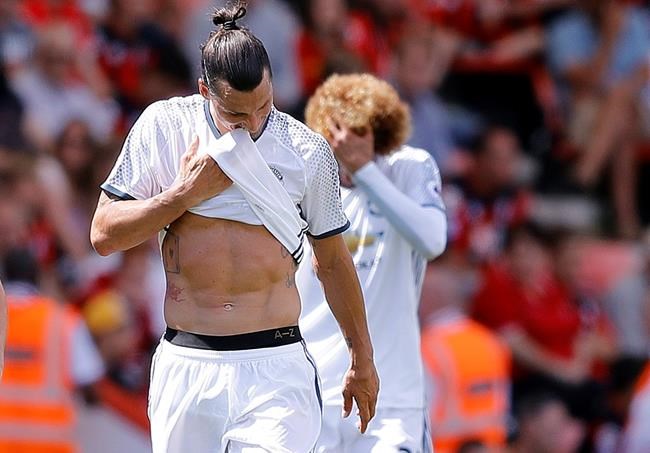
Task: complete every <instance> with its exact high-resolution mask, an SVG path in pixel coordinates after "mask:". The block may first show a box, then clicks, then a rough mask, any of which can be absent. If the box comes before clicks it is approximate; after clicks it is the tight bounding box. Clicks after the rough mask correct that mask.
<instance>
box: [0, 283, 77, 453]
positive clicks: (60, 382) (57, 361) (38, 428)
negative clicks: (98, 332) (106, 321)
mask: <svg viewBox="0 0 650 453" xmlns="http://www.w3.org/2000/svg"><path fill="white" fill-rule="evenodd" d="M7 301H8V315H9V317H8V329H7V344H6V349H5V368H4V375H3V377H2V381H0V453H71V452H75V451H76V447H75V444H74V441H73V429H74V422H75V417H74V408H73V402H72V395H71V388H70V385H69V379H68V378H67V369H68V366H67V365H68V363H69V362H68V353H69V351H67V348H68V345H69V341H68V340H69V337H68V335H70V332H71V328H72V324H73V322H74V320H73V318H72V317H71V316H70V314H69V313H67V312H66V310H65V308H63V307H61V306H59V305H58V304H57V303H56V302H54V301H52V300H50V299H47V298H43V297H38V296H29V297H26V298H22V297H21V298H20V299H18V298H13V299H12V297H11V295H8V296H7Z"/></svg>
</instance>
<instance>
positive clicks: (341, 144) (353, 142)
mask: <svg viewBox="0 0 650 453" xmlns="http://www.w3.org/2000/svg"><path fill="white" fill-rule="evenodd" d="M328 128H329V137H330V145H331V146H332V151H334V156H335V157H336V159H337V160H338V161H339V162H340V163H341V165H343V166H344V167H345V168H346V170H348V171H349V172H350V173H352V174H354V173H355V172H356V171H357V170H359V169H360V168H361V167H363V166H364V165H366V164H367V163H368V162H370V161H372V159H373V158H374V157H375V149H374V147H375V139H374V136H373V134H372V131H371V130H370V129H367V130H366V131H365V132H364V133H363V135H361V134H358V133H356V132H354V131H353V130H351V129H350V128H348V127H347V126H345V125H343V124H341V123H339V122H334V121H330V122H329V124H328Z"/></svg>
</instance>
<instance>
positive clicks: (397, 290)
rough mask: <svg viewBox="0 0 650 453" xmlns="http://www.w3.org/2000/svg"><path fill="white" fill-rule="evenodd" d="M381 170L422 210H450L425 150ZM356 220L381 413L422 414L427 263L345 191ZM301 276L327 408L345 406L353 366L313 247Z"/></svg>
mask: <svg viewBox="0 0 650 453" xmlns="http://www.w3.org/2000/svg"><path fill="white" fill-rule="evenodd" d="M375 162H376V164H377V166H378V167H379V169H380V170H381V171H382V172H383V173H384V174H385V175H386V176H387V177H388V179H390V181H391V182H392V183H393V184H394V185H395V187H396V188H397V189H399V190H400V191H401V192H402V193H404V194H406V195H407V196H409V197H410V198H411V199H413V200H414V201H416V202H417V203H418V204H420V205H422V206H430V207H432V208H433V209H441V210H444V204H443V202H442V199H441V197H440V189H441V181H440V173H439V171H438V167H437V166H436V163H435V161H434V160H433V159H432V157H431V156H430V155H429V154H428V153H427V152H426V151H424V150H421V149H416V148H411V147H408V146H405V147H403V148H401V149H400V150H398V151H396V152H394V153H392V154H390V155H389V156H385V157H384V156H378V157H377V158H376V161H375ZM342 198H343V209H344V211H345V214H346V216H347V217H348V218H349V219H350V228H349V230H348V231H346V232H345V233H344V238H345V241H346V243H347V245H348V248H349V249H350V252H351V254H352V257H353V260H354V264H355V266H356V269H357V273H358V275H359V280H360V282H361V286H362V289H363V293H364V298H365V303H366V312H367V316H368V325H369V330H370V335H371V337H372V343H373V347H374V353H375V364H376V366H377V371H378V373H379V379H380V381H381V383H380V390H379V400H378V406H380V407H393V408H423V407H424V405H425V402H424V379H423V375H422V373H423V371H422V360H421V357H420V330H419V325H418V316H417V311H418V305H419V300H420V292H421V289H422V278H423V277H424V270H425V265H426V260H425V259H424V257H423V256H422V255H421V254H419V253H418V252H416V251H415V250H414V249H413V247H412V246H411V245H410V244H409V243H408V242H407V241H406V240H405V239H404V238H403V237H402V236H401V235H400V234H399V233H398V232H397V231H396V230H395V229H394V228H393V227H392V226H391V224H390V223H389V222H388V220H387V219H386V218H385V217H383V216H382V213H381V212H380V211H379V210H378V209H377V207H376V206H374V205H373V204H372V203H370V202H369V200H368V198H367V197H366V194H365V193H364V192H363V191H362V190H361V189H360V188H358V187H355V188H352V189H346V188H342ZM305 254H306V255H307V258H306V259H304V260H303V262H302V263H303V264H302V265H301V266H300V268H299V269H298V274H297V277H296V280H297V286H298V289H299V291H300V295H301V299H302V303H303V311H302V315H301V319H300V329H301V331H302V333H303V335H304V337H305V339H306V341H307V345H308V347H309V350H310V352H311V353H312V355H313V356H314V358H315V359H316V362H317V365H318V368H319V374H320V376H321V381H322V386H323V402H324V403H325V404H342V402H343V399H342V397H341V390H342V387H341V384H342V380H343V377H344V375H345V372H346V371H347V369H348V367H349V364H350V359H349V353H348V350H347V346H346V344H345V341H344V339H343V336H342V335H341V332H340V330H339V327H338V324H337V323H336V320H335V319H334V317H333V315H332V313H331V312H330V309H329V306H328V305H327V303H326V302H325V296H324V294H323V291H322V289H321V285H320V284H319V281H318V280H317V278H316V276H315V274H314V270H313V268H312V266H311V264H310V263H311V256H312V250H311V248H308V247H306V251H305Z"/></svg>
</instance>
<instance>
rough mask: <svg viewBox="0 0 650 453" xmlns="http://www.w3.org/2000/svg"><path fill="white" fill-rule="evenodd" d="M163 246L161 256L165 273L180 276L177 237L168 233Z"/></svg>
mask: <svg viewBox="0 0 650 453" xmlns="http://www.w3.org/2000/svg"><path fill="white" fill-rule="evenodd" d="M164 244H165V245H164V247H163V251H162V256H163V264H164V266H165V271H166V272H169V273H170V274H180V272H181V263H180V257H179V237H178V236H177V235H176V234H174V233H172V232H171V231H168V232H167V234H166V235H165V243H164Z"/></svg>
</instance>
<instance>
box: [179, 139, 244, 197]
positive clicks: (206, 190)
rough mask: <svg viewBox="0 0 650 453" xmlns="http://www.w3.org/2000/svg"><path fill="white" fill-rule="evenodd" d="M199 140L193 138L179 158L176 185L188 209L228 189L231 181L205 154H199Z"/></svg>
mask: <svg viewBox="0 0 650 453" xmlns="http://www.w3.org/2000/svg"><path fill="white" fill-rule="evenodd" d="M198 150H199V138H198V137H194V140H192V143H191V144H190V147H189V149H188V150H187V151H186V152H185V154H183V156H182V157H181V165H180V169H179V171H178V177H177V180H176V183H177V184H178V186H179V187H180V193H181V196H182V197H183V198H184V199H185V201H186V204H187V206H188V207H192V206H196V205H197V204H199V203H200V202H202V201H203V200H207V199H208V198H212V197H214V196H215V195H217V194H219V193H221V192H223V191H224V190H225V189H227V188H228V187H230V185H231V184H232V180H231V179H230V178H228V176H226V174H225V173H224V172H223V171H222V170H221V168H219V165H218V164H217V163H216V162H215V161H214V159H213V158H212V157H210V156H209V155H207V154H199V152H198Z"/></svg>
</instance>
